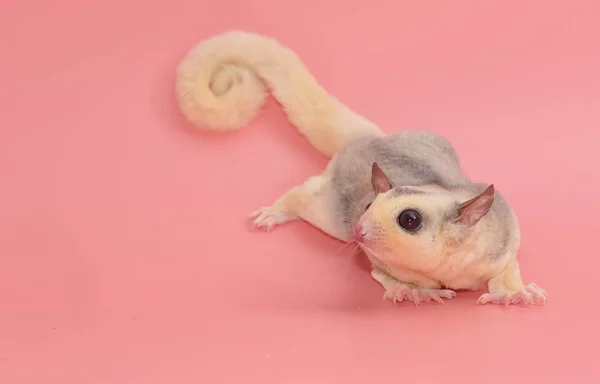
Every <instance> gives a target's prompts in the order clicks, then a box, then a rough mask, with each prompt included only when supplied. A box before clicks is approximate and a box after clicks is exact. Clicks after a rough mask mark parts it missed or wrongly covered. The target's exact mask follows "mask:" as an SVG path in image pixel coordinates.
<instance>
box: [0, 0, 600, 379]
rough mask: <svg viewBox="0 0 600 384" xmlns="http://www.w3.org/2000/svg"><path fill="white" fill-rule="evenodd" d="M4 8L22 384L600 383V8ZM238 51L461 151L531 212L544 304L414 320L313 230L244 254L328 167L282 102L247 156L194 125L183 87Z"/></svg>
mask: <svg viewBox="0 0 600 384" xmlns="http://www.w3.org/2000/svg"><path fill="white" fill-rule="evenodd" d="M1 8H2V11H1V12H0V52H1V53H0V55H1V59H0V109H1V113H0V175H2V184H1V189H0V195H1V199H0V227H1V228H0V254H1V256H2V259H1V264H0V304H1V307H0V382H1V383H6V384H20V383H104V384H106V383H311V384H319V383H352V382H356V383H363V382H375V380H382V379H384V380H385V382H413V383H438V382H443V383H454V382H460V383H470V382H478V383H508V382H510V383H520V382H526V383H534V382H535V383H566V382H569V383H593V382H594V383H598V382H600V367H599V365H600V362H599V359H600V358H599V357H598V356H599V355H598V351H597V346H598V344H599V342H600V340H599V333H600V332H599V331H598V324H599V322H600V317H599V316H598V315H597V300H598V297H597V295H598V292H599V290H598V285H597V284H596V282H597V281H598V268H599V267H600V262H599V254H598V236H599V235H598V221H597V220H598V217H599V213H600V209H599V208H600V204H599V203H598V196H599V193H600V182H599V179H598V176H597V174H598V172H597V167H598V165H599V164H600V161H599V155H598V151H599V149H598V144H599V140H600V139H599V135H600V133H599V128H598V126H599V124H600V107H599V105H600V104H599V102H600V76H599V75H598V71H599V68H600V54H599V52H600V44H599V42H598V41H599V38H600V37H599V36H600V22H599V14H600V5H598V2H594V1H587V2H583V1H563V2H560V1H527V2H524V1H502V2H501V1H485V2H483V1H474V0H473V1H461V2H445V1H438V2H433V1H391V0H390V1H383V0H369V1H323V0H302V1H280V0H278V1H276V0H246V1H240V0H218V1H210V2H209V1H202V0H169V1H141V0H137V1H134V0H124V1H123V2H121V1H117V0H102V1H101V0H94V1H75V0H54V1H42V0H38V1H34V0H4V1H3V2H2V6H1ZM232 28H237V29H243V30H247V31H253V32H259V33H266V34H270V35H272V36H275V37H276V38H278V39H279V40H280V41H281V42H282V43H284V44H286V45H288V46H290V47H292V48H293V49H294V50H296V51H297V52H298V54H299V55H300V56H301V57H302V59H303V60H304V61H305V63H306V64H307V65H308V66H309V68H310V69H311V71H312V72H313V73H314V75H315V76H316V77H317V78H318V79H319V81H320V82H321V83H322V84H323V85H324V86H325V87H326V88H327V89H328V90H329V91H331V93H333V94H334V95H336V96H338V97H339V98H340V99H342V100H343V101H344V102H346V103H347V104H348V105H349V106H351V107H352V108H353V109H355V110H357V111H358V112H360V113H361V114H364V115H365V116H367V117H368V118H370V119H372V120H373V121H375V122H376V123H378V124H379V125H380V126H381V127H383V129H385V130H386V131H388V132H393V131H395V130H400V129H408V128H410V129H414V128H421V129H428V130H432V131H435V132H439V133H442V134H444V135H446V136H447V137H448V138H449V139H450V140H451V141H452V142H453V143H454V144H455V146H456V147H457V149H458V150H459V152H460V153H461V156H462V160H463V162H464V165H465V169H466V171H467V172H468V173H469V174H470V175H471V176H472V177H473V178H474V179H476V180H483V181H488V182H493V183H495V184H496V186H497V187H498V188H499V189H500V190H502V192H503V193H504V194H505V195H506V197H507V198H508V199H509V200H510V202H511V203H512V204H513V206H514V207H515V209H516V211H517V213H518V215H519V217H520V220H521V224H522V232H523V245H522V251H521V254H520V259H521V263H522V272H523V275H524V278H525V280H526V282H531V281H534V282H536V283H538V284H539V285H540V286H542V287H543V288H545V289H546V290H547V291H548V292H549V295H550V301H549V304H548V306H547V307H544V308H533V309H524V308H518V307H513V308H508V309H506V308H500V307H495V306H485V307H477V306H475V300H476V298H477V296H478V293H473V294H460V295H459V297H458V298H457V299H454V300H452V301H448V302H447V303H446V305H443V306H442V305H434V304H425V305H421V306H420V307H419V308H418V309H417V308H414V307H412V306H411V305H410V304H403V305H399V306H397V307H394V306H393V305H392V304H391V303H390V302H384V301H383V300H382V295H383V291H382V288H381V287H380V286H378V285H377V284H376V283H375V282H374V281H372V280H371V278H370V276H369V275H368V273H367V271H366V269H365V268H364V263H362V262H361V261H360V259H359V258H358V257H356V256H353V254H352V253H351V252H350V251H349V250H348V249H341V248H342V247H341V245H340V243H337V242H336V241H334V240H332V239H330V238H328V237H326V236H324V235H323V234H321V233H320V232H318V231H317V230H315V229H313V228H311V227H309V226H308V225H307V224H304V223H300V222H298V223H292V224H289V225H286V226H285V227H281V228H279V229H277V230H276V231H274V232H272V233H270V234H263V233H253V232H251V231H249V230H248V228H247V225H246V221H245V218H246V216H247V214H249V213H250V212H251V211H252V210H254V209H255V208H257V207H259V206H262V205H265V204H268V203H270V202H271V201H272V200H273V199H274V198H275V197H277V196H278V195H279V194H280V193H281V192H283V191H285V190H286V189H288V188H290V187H291V186H293V185H295V184H297V183H299V182H301V181H302V180H303V179H304V178H306V177H307V176H309V175H312V174H315V173H317V172H319V171H320V170H321V169H322V168H323V167H324V165H325V164H326V160H325V159H324V158H322V157H320V156H319V155H318V154H317V153H316V151H314V150H313V149H312V148H311V147H310V146H309V145H308V144H307V143H306V142H305V141H304V140H303V139H302V138H301V137H300V136H299V135H298V134H297V133H296V132H295V130H294V129H293V128H292V127H291V126H290V125H289V124H288V122H287V121H286V119H285V116H284V115H283V113H282V112H281V110H280V109H279V107H278V105H277V104H276V103H274V102H272V101H271V102H270V103H269V104H268V106H267V107H266V110H265V113H264V114H263V115H262V116H261V117H260V118H259V119H258V120H257V121H256V122H255V124H253V125H252V126H251V127H250V128H248V129H246V130H243V131H240V132H238V133H236V134H234V135H226V136H219V135H205V134H200V133H198V132H194V131H193V130H192V129H191V128H190V127H189V125H188V124H187V123H186V122H185V121H184V120H183V119H182V117H181V116H180V114H179V112H178V111H177V109H176V106H175V103H174V97H173V83H174V69H175V66H176V65H177V63H178V61H179V60H180V59H181V58H182V57H183V55H184V54H185V53H186V51H187V50H188V49H189V48H191V47H192V46H193V45H194V44H196V43H197V42H198V41H200V40H202V39H204V38H206V37H208V36H210V35H213V34H215V33H218V32H222V31H226V30H229V29H232ZM259 180H260V181H259ZM588 348H590V350H588Z"/></svg>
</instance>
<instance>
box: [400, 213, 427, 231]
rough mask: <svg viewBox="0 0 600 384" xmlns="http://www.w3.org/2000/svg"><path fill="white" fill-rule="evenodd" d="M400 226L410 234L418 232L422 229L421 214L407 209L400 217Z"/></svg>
mask: <svg viewBox="0 0 600 384" xmlns="http://www.w3.org/2000/svg"><path fill="white" fill-rule="evenodd" d="M397 221H398V225H399V226H400V227H402V228H403V229H404V230H406V231H408V232H416V231H418V230H419V229H420V228H421V225H422V224H423V220H422V218H421V214H420V213H419V212H417V211H415V210H413V209H407V210H406V211H403V212H402V213H401V214H400V215H399V216H398V219H397Z"/></svg>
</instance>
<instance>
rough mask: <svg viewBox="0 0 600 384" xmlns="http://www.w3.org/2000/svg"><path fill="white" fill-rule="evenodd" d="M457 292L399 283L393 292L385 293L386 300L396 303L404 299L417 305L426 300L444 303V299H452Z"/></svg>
mask: <svg viewBox="0 0 600 384" xmlns="http://www.w3.org/2000/svg"><path fill="white" fill-rule="evenodd" d="M455 296H456V292H454V291H452V290H449V289H428V288H412V289H411V288H410V287H408V286H407V285H405V284H398V286H396V287H395V289H394V290H393V291H391V292H386V293H385V294H384V295H383V298H384V300H388V299H389V300H391V301H392V302H393V303H394V304H396V303H400V302H402V301H404V300H407V301H410V302H412V303H413V304H414V305H415V306H418V305H419V304H421V303H423V302H426V301H435V302H436V303H440V304H444V300H443V299H452V298H453V297H455Z"/></svg>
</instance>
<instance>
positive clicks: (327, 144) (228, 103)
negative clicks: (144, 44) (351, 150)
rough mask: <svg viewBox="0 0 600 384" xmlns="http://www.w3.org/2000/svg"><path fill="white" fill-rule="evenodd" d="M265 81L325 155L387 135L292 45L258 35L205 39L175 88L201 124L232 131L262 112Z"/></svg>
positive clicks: (192, 117) (189, 113)
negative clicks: (323, 81) (321, 79)
mask: <svg viewBox="0 0 600 384" xmlns="http://www.w3.org/2000/svg"><path fill="white" fill-rule="evenodd" d="M265 85H266V86H267V87H268V88H269V89H270V91H271V92H272V94H273V96H274V97H275V98H276V99H277V101H279V102H280V103H281V104H282V106H283V108H284V110H285V112H286V113H287V116H288V118H289V119H290V121H291V122H292V123H293V124H294V125H295V126H296V127H297V128H298V130H299V131H300V132H301V133H302V134H303V135H304V136H305V137H306V138H307V139H308V140H309V142H310V143H311V144H312V145H313V146H314V147H315V148H316V149H317V150H318V151H320V152H321V153H323V154H325V155H326V156H329V157H331V156H333V154H334V153H335V152H337V151H338V150H339V149H340V148H343V147H344V146H346V145H347V144H348V143H349V142H350V141H353V140H354V139H356V138H359V137H362V136H373V135H383V133H381V131H380V130H379V128H378V127H377V126H376V125H375V124H374V123H372V122H370V121H369V120H367V119H365V118H364V117H362V116H360V115H358V114H356V113H355V112H353V111H352V110H350V109H349V108H348V107H347V106H345V105H344V104H342V103H341V102H339V101H338V100H336V99H335V98H333V97H331V96H330V95H329V94H328V93H327V91H325V89H323V88H322V87H321V86H320V85H319V84H318V82H317V81H316V80H315V79H314V77H313V76H312V75H311V74H310V72H309V71H308V70H307V68H306V67H305V66H304V64H303V63H302V61H301V60H300V59H299V58H298V57H297V55H296V54H295V53H294V52H293V51H292V50H291V49H289V48H286V47H284V46H282V45H281V44H279V43H278V42H277V41H276V40H274V39H271V38H268V37H264V36H260V35H257V34H252V33H247V32H238V31H232V32H227V33H224V34H221V35H217V36H214V37H212V38H209V39H207V40H205V41H203V42H201V43H200V44H198V45H197V46H196V47H195V48H193V49H192V50H191V51H190V52H189V53H188V54H187V56H186V57H185V58H184V59H183V60H182V61H181V63H180V64H179V67H178V68H177V76H176V87H175V88H176V97H177V102H178V105H179V108H180V110H181V111H182V113H183V114H184V115H185V117H186V118H187V119H188V120H189V121H190V122H191V123H193V124H194V125H195V126H196V127H198V128H202V129H210V130H216V131H231V130H235V129H239V128H242V127H244V126H246V125H248V124H249V123H250V122H251V121H252V120H253V119H254V118H255V117H256V115H257V114H258V113H259V112H260V109H261V107H262V105H263V104H264V101H265V97H266V95H267V93H266V88H265Z"/></svg>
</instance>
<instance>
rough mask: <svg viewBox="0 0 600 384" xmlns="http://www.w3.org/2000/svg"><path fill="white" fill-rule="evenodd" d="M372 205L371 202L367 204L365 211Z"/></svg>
mask: <svg viewBox="0 0 600 384" xmlns="http://www.w3.org/2000/svg"><path fill="white" fill-rule="evenodd" d="M370 206H371V203H369V204H367V206H366V207H365V212H366V211H367V210H368V209H369V207H370Z"/></svg>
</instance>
